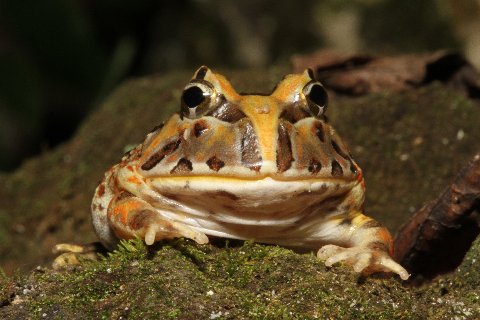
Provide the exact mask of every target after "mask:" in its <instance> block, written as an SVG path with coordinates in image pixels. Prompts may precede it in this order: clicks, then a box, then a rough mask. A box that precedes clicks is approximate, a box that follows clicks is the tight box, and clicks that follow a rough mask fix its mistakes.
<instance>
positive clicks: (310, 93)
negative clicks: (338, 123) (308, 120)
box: [303, 81, 328, 118]
mask: <svg viewBox="0 0 480 320" xmlns="http://www.w3.org/2000/svg"><path fill="white" fill-rule="evenodd" d="M303 94H304V95H305V98H306V99H307V104H308V109H309V110H310V113H311V114H312V115H313V116H314V117H317V118H318V117H321V116H322V115H323V114H324V113H325V111H326V110H327V105H328V96H327V91H326V90H325V88H324V87H323V86H322V85H321V84H320V83H319V82H316V81H311V82H309V83H307V85H306V86H305V87H304V88H303Z"/></svg>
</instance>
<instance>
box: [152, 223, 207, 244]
mask: <svg viewBox="0 0 480 320" xmlns="http://www.w3.org/2000/svg"><path fill="white" fill-rule="evenodd" d="M178 237H185V238H189V239H192V240H194V241H195V242H197V243H199V244H206V243H208V237H207V236H206V235H205V234H204V233H202V232H198V231H196V230H194V229H192V228H190V227H188V226H186V225H184V224H181V223H177V222H173V221H166V220H163V219H156V220H155V221H153V222H151V223H150V224H149V225H148V226H147V227H146V231H145V237H144V239H145V243H146V244H147V245H152V244H153V243H154V242H155V241H158V240H162V239H171V238H178Z"/></svg>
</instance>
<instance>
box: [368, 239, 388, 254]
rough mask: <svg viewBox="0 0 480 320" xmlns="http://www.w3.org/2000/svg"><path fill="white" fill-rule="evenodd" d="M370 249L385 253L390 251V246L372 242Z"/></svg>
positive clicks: (380, 242) (369, 245)
mask: <svg viewBox="0 0 480 320" xmlns="http://www.w3.org/2000/svg"><path fill="white" fill-rule="evenodd" d="M367 247H368V248H370V249H372V250H379V251H384V252H389V251H390V246H389V245H388V244H386V243H385V242H382V241H373V242H370V243H369V244H368V245H367Z"/></svg>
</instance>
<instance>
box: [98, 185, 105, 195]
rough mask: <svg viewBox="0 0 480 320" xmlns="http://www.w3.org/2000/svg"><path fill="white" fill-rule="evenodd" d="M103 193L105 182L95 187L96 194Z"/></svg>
mask: <svg viewBox="0 0 480 320" xmlns="http://www.w3.org/2000/svg"><path fill="white" fill-rule="evenodd" d="M104 194H105V184H104V183H103V182H102V183H101V184H100V185H99V186H98V189H97V196H98V197H101V196H103V195H104Z"/></svg>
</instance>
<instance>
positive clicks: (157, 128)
mask: <svg viewBox="0 0 480 320" xmlns="http://www.w3.org/2000/svg"><path fill="white" fill-rule="evenodd" d="M163 126H164V123H161V124H159V125H158V126H155V127H153V129H152V130H150V132H149V133H152V132H155V131H157V130H160V129H162V128H163Z"/></svg>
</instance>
